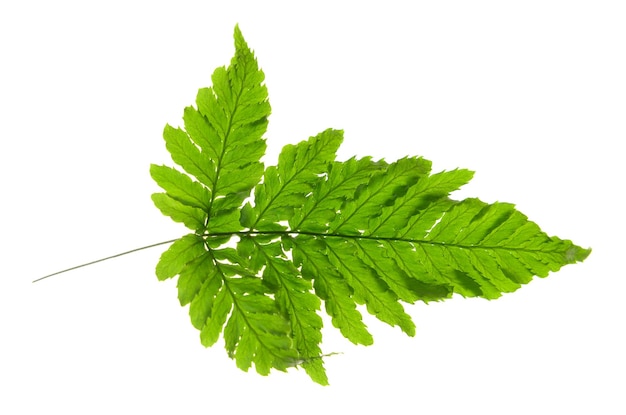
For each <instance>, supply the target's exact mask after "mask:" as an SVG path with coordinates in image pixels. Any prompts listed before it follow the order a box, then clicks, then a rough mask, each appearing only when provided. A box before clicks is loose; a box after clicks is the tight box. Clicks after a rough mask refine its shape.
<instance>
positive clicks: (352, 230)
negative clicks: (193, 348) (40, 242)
mask: <svg viewBox="0 0 626 415" xmlns="http://www.w3.org/2000/svg"><path fill="white" fill-rule="evenodd" d="M211 79H212V81H213V85H212V86H211V87H210V88H202V89H200V91H199V92H198V95H197V99H196V106H195V107H192V106H190V107H187V108H186V109H185V110H184V114H183V123H184V129H181V128H174V127H171V126H169V125H167V126H166V127H165V130H164V133H163V137H164V139H165V145H166V148H167V149H168V151H169V152H170V154H171V156H172V160H173V161H174V162H175V163H176V164H177V165H178V166H180V167H181V168H182V170H184V172H186V173H183V172H182V171H181V170H177V169H175V168H171V167H166V166H157V165H152V166H151V168H150V173H151V175H152V177H153V178H154V180H155V181H156V183H157V184H158V185H159V186H160V187H161V188H162V189H163V190H164V191H165V193H156V194H154V195H153V196H152V198H153V200H154V203H155V205H156V206H157V207H158V208H159V209H160V210H161V212H162V213H164V214H165V215H167V216H170V217H171V218H172V219H173V220H174V221H177V222H181V223H183V224H185V225H186V226H187V227H188V228H190V229H192V230H193V231H194V232H195V233H194V234H190V235H185V236H183V237H182V238H181V239H179V240H177V241H176V242H174V243H173V244H172V245H171V246H170V248H169V249H168V250H167V251H165V252H164V253H163V255H162V256H161V258H160V260H159V263H158V264H157V270H156V273H157V277H158V279H160V280H164V279H167V278H172V277H174V276H175V275H179V278H178V282H177V288H178V298H179V301H180V303H181V305H187V304H189V315H190V318H191V322H192V324H193V326H194V327H196V328H197V329H198V330H199V331H200V341H201V342H202V344H203V345H205V346H207V347H208V346H211V345H214V344H215V343H216V342H218V340H219V339H220V336H222V338H223V339H224V346H225V348H226V352H227V354H228V356H229V357H231V358H232V359H234V360H235V363H236V366H237V367H238V368H240V369H242V370H245V371H247V370H249V369H250V368H251V367H254V368H255V370H256V371H257V372H258V373H260V374H262V375H267V374H268V373H270V371H271V370H272V369H277V370H282V371H284V370H288V369H289V368H290V367H294V366H300V367H302V368H303V369H304V370H305V371H306V373H307V374H308V375H309V376H310V377H311V379H312V380H314V381H315V382H317V383H320V384H322V385H326V384H328V377H327V374H326V371H325V366H324V358H325V357H327V356H330V355H333V354H335V353H333V352H331V353H324V352H323V350H322V334H323V330H322V325H323V324H322V322H323V320H322V318H321V316H320V314H321V312H322V310H324V311H325V312H326V314H328V315H329V316H330V319H331V321H332V325H333V326H334V327H335V328H337V329H338V330H339V331H340V332H341V334H342V335H343V336H344V337H345V338H346V339H348V340H349V341H350V342H352V343H354V344H361V345H370V344H372V343H373V338H372V335H371V334H370V332H369V331H368V329H367V327H366V325H365V323H364V322H363V317H362V315H361V310H363V309H365V310H367V311H368V312H369V313H370V314H372V315H374V316H375V317H376V318H378V319H379V320H380V321H382V322H384V323H387V324H389V325H391V326H397V327H398V328H399V329H400V330H402V331H403V332H405V333H406V334H407V335H409V336H414V335H415V324H414V322H413V321H412V319H411V317H410V316H409V315H408V314H407V312H406V311H405V306H406V305H407V304H412V303H415V302H417V301H423V302H429V301H443V300H447V299H450V298H453V297H454V294H459V295H461V296H466V297H482V298H486V299H495V298H498V297H500V296H501V295H503V294H504V293H509V292H513V291H515V290H517V289H519V288H520V287H521V286H522V285H523V284H526V283H528V282H530V281H531V280H532V279H533V278H534V277H536V276H539V277H545V276H547V275H548V274H549V273H550V272H555V271H558V270H559V269H560V268H561V267H562V266H564V265H566V264H572V263H575V262H579V261H583V260H584V259H585V258H586V257H587V256H588V255H589V253H590V250H589V249H583V248H581V247H579V246H577V245H575V244H574V243H573V242H571V241H569V240H563V239H560V238H557V237H551V236H548V235H547V234H545V233H544V232H543V231H541V229H540V228H539V226H538V225H537V224H535V223H534V222H532V221H530V220H529V219H528V218H527V217H526V216H525V215H523V214H522V213H520V212H519V211H517V210H516V209H515V207H514V205H512V204H509V203H501V202H498V203H492V204H488V203H485V202H482V201H480V200H478V199H475V198H469V199H465V200H454V199H453V198H452V197H453V192H454V191H456V190H457V189H459V188H460V187H461V186H463V185H464V184H466V183H467V182H468V181H469V180H471V179H472V176H473V173H472V172H471V171H469V170H465V169H455V170H451V171H443V172H436V173H433V172H431V167H432V163H431V162H430V161H428V160H425V159H424V158H421V157H404V158H402V159H400V160H397V161H394V162H386V161H383V160H381V161H373V159H372V158H371V157H364V158H360V159H357V158H350V159H348V160H346V161H339V160H336V153H337V150H338V148H339V145H340V144H341V142H342V140H343V132H342V131H341V130H335V129H327V130H325V131H323V132H321V133H320V134H318V135H316V136H313V137H310V138H309V139H308V140H306V141H302V142H300V143H298V144H295V145H292V144H288V145H286V146H285V147H284V148H283V149H282V151H281V152H280V155H279V157H278V162H277V164H276V165H275V166H269V167H267V168H265V167H264V165H263V164H262V163H261V161H260V160H261V158H262V157H263V155H264V152H265V148H266V145H265V139H264V138H263V135H264V134H265V131H266V129H267V125H268V117H269V114H270V111H271V109H270V105H269V102H268V96H267V89H266V87H265V85H264V84H263V81H264V79H265V76H264V74H263V72H262V71H261V70H260V69H259V67H258V64H257V61H256V58H255V57H254V54H253V52H252V51H251V50H250V48H249V47H248V45H247V43H246V42H245V40H244V39H243V36H242V35H241V32H240V31H239V28H238V27H236V28H235V56H234V57H233V59H232V60H231V62H230V65H229V66H228V67H221V68H218V69H216V70H215V72H214V73H213V76H212V78H211Z"/></svg>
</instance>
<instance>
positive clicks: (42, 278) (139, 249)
mask: <svg viewBox="0 0 626 415" xmlns="http://www.w3.org/2000/svg"><path fill="white" fill-rule="evenodd" d="M178 239H179V238H176V239H172V240H169V241H163V242H158V243H156V244H152V245H146V246H142V247H141V248H135V249H131V250H130V251H126V252H121V253H119V254H115V255H111V256H108V257H106V258H100V259H97V260H95V261H91V262H87V263H85V264H81V265H76V266H75V267H71V268H67V269H64V270H62V271H57V272H54V273H52V274H48V275H46V276H44V277H41V278H37V279H36V280H34V281H33V283H35V282H37V281H41V280H45V279H46V278H50V277H52V276H54V275H59V274H63V273H64V272H68V271H72V270H75V269H78V268H82V267H86V266H88V265H93V264H97V263H98V262H103V261H106V260H109V259H113V258H117V257H120V256H123V255H128V254H132V253H133V252H137V251H142V250H144V249H148V248H154V247H155V246H160V245H165V244H171V243H173V242H175V241H177V240H178Z"/></svg>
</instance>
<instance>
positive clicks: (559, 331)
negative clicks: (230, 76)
mask: <svg viewBox="0 0 626 415" xmlns="http://www.w3.org/2000/svg"><path fill="white" fill-rule="evenodd" d="M303 4H305V3H304V2H294V1H290V2H284V3H279V2H272V1H257V2H237V1H219V2H212V1H204V2H185V1H176V2H174V1H172V2H169V3H168V4H164V3H161V2H154V1H152V2H133V1H123V2H122V1H106V2H95V1H94V2H75V3H71V2H67V1H54V2H44V1H39V2H37V1H31V2H29V1H21V2H2V5H1V6H0V75H1V76H0V123H1V129H0V139H1V142H0V149H1V150H0V181H1V182H0V183H1V186H0V201H1V202H0V221H1V232H2V234H1V238H0V240H1V242H0V243H1V244H2V246H1V249H0V258H1V259H2V268H1V271H0V413H3V414H33V413H63V414H113V413H115V414H118V413H119V414H126V413H128V414H130V413H133V414H141V413H146V414H147V413H150V414H171V413H181V414H182V413H224V411H228V413H233V414H238V413H259V414H265V413H273V414H287V413H301V414H320V413H339V412H340V411H345V413H393V412H394V411H402V412H403V413H404V412H407V413H409V412H413V413H424V414H444V413H445V414H452V413H481V414H529V413H532V414H556V413H585V414H590V413H596V414H623V413H626V404H625V403H624V399H625V398H624V390H626V379H625V369H626V364H625V363H626V362H625V358H624V350H626V343H625V341H624V334H625V333H624V332H625V325H624V316H626V307H625V306H624V289H625V288H626V283H625V282H624V278H625V272H624V250H623V246H624V243H623V240H624V238H625V237H626V229H625V227H624V216H623V215H624V213H623V205H622V204H621V203H620V201H621V198H622V197H623V194H624V191H623V188H624V183H625V179H626V175H625V174H624V171H623V165H624V162H623V156H624V154H625V152H624V150H623V149H622V148H621V142H622V141H623V140H624V138H625V137H626V127H625V110H626V81H625V79H626V76H625V74H626V59H625V56H626V55H625V51H626V29H625V27H626V25H625V24H624V22H625V21H626V12H625V10H624V7H623V2H621V1H613V2H611V1H602V0H594V1H562V2H559V1H545V0H544V1H524V2H521V1H520V2H513V1H458V2H454V1H437V2H435V1H433V2H425V1H421V2H418V1H416V2H397V1H390V0H386V1H384V2H378V3H373V2H365V1H360V2H356V1H355V2H339V1H333V2H326V1H315V2H310V3H309V5H306V6H305V5H303ZM383 4H384V6H382V5H383ZM237 22H238V23H239V24H240V27H241V29H242V31H243V34H244V36H245V38H246V40H247V41H248V43H249V44H250V46H251V47H252V48H253V49H254V50H255V52H256V54H257V57H258V59H259V63H260V65H261V67H262V68H263V69H264V71H265V73H266V77H267V79H266V84H267V86H268V88H269V93H270V102H271V104H272V108H273V114H272V116H271V119H270V129H269V131H268V133H267V138H268V144H269V149H268V154H267V157H266V161H267V162H268V163H270V164H271V163H274V161H275V159H276V155H277V153H278V151H279V150H280V148H281V147H282V146H283V145H284V144H287V143H295V142H297V141H300V140H302V139H305V138H307V137H309V136H310V135H315V134H316V133H318V132H319V131H321V130H323V129H325V128H328V127H334V128H342V129H344V130H345V143H344V145H343V147H342V148H341V150H340V157H341V158H342V159H345V158H348V157H350V156H352V155H360V156H365V155H374V156H376V157H385V158H386V159H387V160H394V159H396V158H399V157H402V156H405V155H409V154H410V155H422V156H424V157H426V158H428V159H430V160H433V161H434V169H435V170H437V171H438V170H442V169H452V168H455V167H466V168H469V169H472V170H475V171H476V172H477V173H476V175H475V178H474V180H473V182H472V183H471V184H470V185H468V186H466V187H465V188H464V189H463V191H462V193H460V194H459V195H458V197H467V196H478V197H481V198H482V199H483V200H485V201H488V202H493V201H496V200H501V201H509V202H513V203H516V204H517V206H518V208H519V209H520V210H521V211H522V212H524V213H525V214H527V215H528V216H529V217H530V219H531V220H533V221H536V222H537V223H539V225H540V226H541V227H542V228H543V229H544V230H545V231H546V232H548V233H549V234H551V235H558V236H560V237H562V238H565V239H573V240H574V241H575V242H576V243H577V244H579V245H582V246H584V247H588V246H590V247H592V248H593V249H594V251H593V253H592V254H591V256H590V257H589V258H588V259H587V261H585V262H584V263H582V264H578V265H573V266H566V267H565V268H563V269H562V270H561V271H560V272H558V273H556V274H553V275H551V276H549V277H548V278H547V279H538V280H535V281H533V282H532V283H530V284H529V285H527V286H525V287H523V288H522V289H520V290H519V291H518V292H516V293H513V294H509V295H506V296H504V297H503V298H501V299H499V300H497V301H492V302H488V301H485V300H480V299H472V300H466V299H463V298H454V299H452V300H450V301H447V302H443V303H436V304H429V305H424V304H416V305H413V306H407V310H408V311H409V313H410V314H411V315H412V316H413V317H414V319H415V322H416V324H417V327H418V328H417V334H416V336H415V337H414V338H408V337H406V336H405V335H404V334H403V333H401V332H400V331H399V330H398V329H393V328H391V327H388V326H386V325H383V323H379V322H378V321H376V320H374V319H371V318H367V323H368V326H369V327H370V329H371V331H372V332H373V334H374V338H375V344H374V345H373V346H372V347H356V346H352V345H351V344H350V343H349V342H348V341H345V340H343V339H341V337H340V336H339V335H338V334H337V332H336V331H335V330H334V329H333V328H332V327H328V329H326V331H325V332H324V333H325V340H326V341H325V343H324V346H323V349H324V351H325V352H332V351H339V352H343V354H341V355H337V356H333V357H330V358H328V359H327V361H326V362H327V363H326V366H327V369H328V374H329V377H330V381H331V386H329V387H325V388H324V387H321V386H318V385H316V384H314V383H312V382H311V381H310V380H309V379H308V377H307V376H306V375H305V374H304V371H302V370H299V371H298V370H292V371H290V372H289V373H288V374H283V373H280V372H277V373H273V374H272V375H270V376H269V377H261V376H259V375H257V374H256V373H254V372H252V371H251V372H250V373H244V372H241V371H239V370H238V369H237V368H236V367H235V364H234V362H232V361H230V360H229V359H228V358H227V356H226V354H225V352H224V350H223V348H222V346H221V345H216V346H215V347H213V348H211V349H205V348H203V347H202V346H201V345H200V342H199V338H198V332H197V331H196V330H195V329H194V328H193V327H192V326H191V324H190V322H189V318H188V316H187V309H186V308H181V307H180V306H179V304H178V300H177V297H176V289H175V281H168V282H158V281H157V279H156V277H155V276H154V266H155V264H156V262H157V260H158V257H159V255H160V254H161V252H162V251H163V250H164V249H165V247H160V248H155V249H152V250H149V251H142V252H140V253H136V254H133V255H130V256H126V257H122V258H119V259H116V260H112V261H108V262H106V263H102V264H98V265H94V266H92V267H89V268H84V269H82V270H78V271H74V272H71V273H67V274H63V275H60V276H57V277H54V278H51V279H48V280H45V281H42V282H40V283H37V284H31V280H33V279H35V278H38V277H41V276H43V275H45V274H48V273H50V272H53V271H57V270H59V269H63V268H67V267H69V266H72V265H76V264H80V263H83V262H87V261H90V260H93V259H97V258H99V257H102V256H107V255H112V254H115V253H118V252H122V251H125V250H128V249H132V248H136V247H139V246H142V245H147V244H151V243H154V242H158V241H162V240H167V239H171V238H176V237H178V236H181V235H182V234H184V232H185V230H184V228H183V227H182V226H180V225H177V224H174V223H173V222H171V221H170V220H169V218H166V217H164V216H162V215H161V214H160V212H159V211H157V209H156V208H154V207H153V205H152V202H151V200H150V194H151V193H152V192H154V191H156V190H158V189H157V187H156V185H155V184H154V183H153V182H152V180H151V179H150V176H149V174H148V168H149V164H150V163H168V164H169V163H170V161H169V156H168V154H167V153H166V150H165V147H164V143H163V140H162V138H161V133H162V130H163V127H164V125H165V124H166V123H170V124H173V125H179V123H180V121H181V116H182V111H183V108H184V107H185V106H187V105H190V104H192V103H193V102H194V99H195V94H196V91H197V89H198V88H200V87H203V86H208V85H209V83H210V75H211V73H212V71H213V69H214V68H215V67H217V66H221V65H223V64H227V63H228V62H229V60H230V58H231V56H232V53H233V42H232V33H233V28H234V25H235V23H237Z"/></svg>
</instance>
